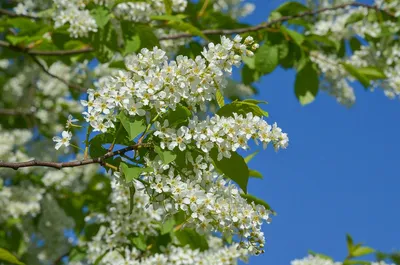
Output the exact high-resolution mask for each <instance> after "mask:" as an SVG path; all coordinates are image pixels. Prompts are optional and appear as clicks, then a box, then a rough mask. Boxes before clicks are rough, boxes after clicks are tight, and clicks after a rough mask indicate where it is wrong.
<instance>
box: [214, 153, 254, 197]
mask: <svg viewBox="0 0 400 265" xmlns="http://www.w3.org/2000/svg"><path fill="white" fill-rule="evenodd" d="M210 156H211V158H212V159H213V161H214V164H215V167H216V168H217V170H219V171H220V172H221V173H223V174H224V175H225V176H226V177H228V178H230V179H232V180H233V181H235V182H236V183H237V184H238V185H239V187H240V188H241V189H242V190H243V191H244V192H245V193H247V183H248V181H249V168H248V167H247V164H246V162H245V161H244V159H243V157H241V156H240V155H239V154H238V153H236V152H232V155H231V157H230V158H226V157H224V158H222V159H221V160H219V161H218V150H216V149H213V150H211V152H210Z"/></svg>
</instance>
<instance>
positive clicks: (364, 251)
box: [351, 246, 375, 257]
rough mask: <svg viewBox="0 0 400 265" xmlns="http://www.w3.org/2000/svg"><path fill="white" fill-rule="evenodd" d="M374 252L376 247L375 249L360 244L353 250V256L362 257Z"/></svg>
mask: <svg viewBox="0 0 400 265" xmlns="http://www.w3.org/2000/svg"><path fill="white" fill-rule="evenodd" d="M374 252H375V249H373V248H370V247H363V246H359V247H356V248H354V249H353V250H352V252H351V255H352V256H353V257H360V256H364V255H368V254H371V253H374Z"/></svg>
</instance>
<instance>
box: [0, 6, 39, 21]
mask: <svg viewBox="0 0 400 265" xmlns="http://www.w3.org/2000/svg"><path fill="white" fill-rule="evenodd" d="M0 15H6V16H9V17H26V18H31V19H39V17H35V16H31V15H24V14H17V13H14V12H12V11H10V10H7V9H4V8H0Z"/></svg>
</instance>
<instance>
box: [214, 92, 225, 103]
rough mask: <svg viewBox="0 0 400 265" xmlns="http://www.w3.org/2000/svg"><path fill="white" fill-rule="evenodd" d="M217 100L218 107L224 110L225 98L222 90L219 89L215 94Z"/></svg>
mask: <svg viewBox="0 0 400 265" xmlns="http://www.w3.org/2000/svg"><path fill="white" fill-rule="evenodd" d="M215 98H216V100H217V103H218V106H219V107H220V108H222V107H223V106H224V105H225V100H224V96H223V95H222V93H221V90H220V89H219V88H218V89H217V91H216V92H215Z"/></svg>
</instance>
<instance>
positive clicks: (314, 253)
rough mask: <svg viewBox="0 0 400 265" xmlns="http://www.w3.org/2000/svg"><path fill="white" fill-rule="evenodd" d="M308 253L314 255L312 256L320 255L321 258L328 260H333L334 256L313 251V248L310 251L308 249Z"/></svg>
mask: <svg viewBox="0 0 400 265" xmlns="http://www.w3.org/2000/svg"><path fill="white" fill-rule="evenodd" d="M308 254H310V255H312V256H314V257H319V258H321V259H326V260H331V261H333V258H331V257H329V256H327V255H325V254H321V253H316V252H314V251H312V250H309V251H308Z"/></svg>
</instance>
